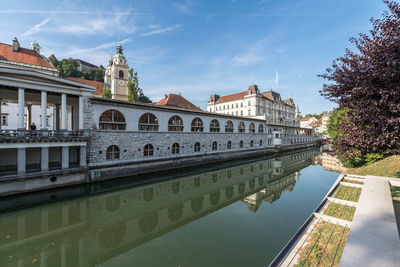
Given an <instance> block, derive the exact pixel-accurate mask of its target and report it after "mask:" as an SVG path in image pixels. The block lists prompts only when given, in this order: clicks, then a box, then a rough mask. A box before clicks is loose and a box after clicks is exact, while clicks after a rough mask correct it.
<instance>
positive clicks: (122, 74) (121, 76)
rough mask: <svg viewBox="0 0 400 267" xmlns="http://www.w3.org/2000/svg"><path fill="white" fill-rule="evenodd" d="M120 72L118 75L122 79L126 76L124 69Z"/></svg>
mask: <svg viewBox="0 0 400 267" xmlns="http://www.w3.org/2000/svg"><path fill="white" fill-rule="evenodd" d="M118 74H119V75H118V76H119V78H120V79H123V78H124V71H123V70H120V71H119V73H118Z"/></svg>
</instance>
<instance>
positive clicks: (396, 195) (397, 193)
mask: <svg viewBox="0 0 400 267" xmlns="http://www.w3.org/2000/svg"><path fill="white" fill-rule="evenodd" d="M390 192H391V193H392V199H393V200H397V201H400V187H398V186H390Z"/></svg>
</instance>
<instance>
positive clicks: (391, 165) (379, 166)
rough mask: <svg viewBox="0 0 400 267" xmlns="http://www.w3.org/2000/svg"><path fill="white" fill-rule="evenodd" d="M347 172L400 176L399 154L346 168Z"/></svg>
mask: <svg viewBox="0 0 400 267" xmlns="http://www.w3.org/2000/svg"><path fill="white" fill-rule="evenodd" d="M347 173H349V174H357V175H376V176H385V177H394V178H400V155H396V156H391V157H387V158H384V159H382V160H380V161H377V162H374V163H372V164H370V165H367V166H363V167H360V168H353V169H348V171H347Z"/></svg>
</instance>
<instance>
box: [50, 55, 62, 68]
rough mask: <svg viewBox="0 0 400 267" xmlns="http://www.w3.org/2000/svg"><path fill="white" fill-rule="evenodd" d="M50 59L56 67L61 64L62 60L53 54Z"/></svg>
mask: <svg viewBox="0 0 400 267" xmlns="http://www.w3.org/2000/svg"><path fill="white" fill-rule="evenodd" d="M49 60H50V63H51V64H52V65H53V66H54V67H55V68H57V67H58V66H59V65H60V61H58V59H57V58H56V57H55V56H54V55H53V54H52V55H51V56H50V57H49Z"/></svg>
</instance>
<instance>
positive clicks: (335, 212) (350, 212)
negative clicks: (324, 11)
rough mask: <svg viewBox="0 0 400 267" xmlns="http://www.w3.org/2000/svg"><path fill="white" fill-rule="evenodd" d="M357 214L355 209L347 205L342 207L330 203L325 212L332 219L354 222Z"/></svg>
mask: <svg viewBox="0 0 400 267" xmlns="http://www.w3.org/2000/svg"><path fill="white" fill-rule="evenodd" d="M355 212H356V208H355V207H350V206H347V205H341V204H337V203H333V202H331V203H329V204H328V206H327V207H326V209H325V210H324V214H326V215H328V216H332V217H336V218H339V219H343V220H348V221H350V222H351V221H352V220H353V217H354V213H355Z"/></svg>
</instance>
